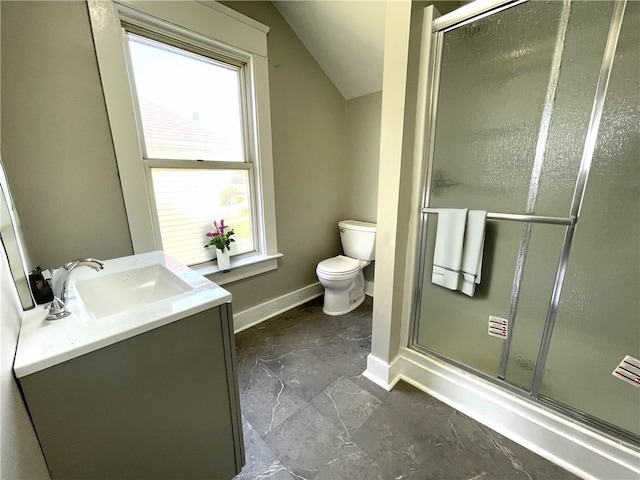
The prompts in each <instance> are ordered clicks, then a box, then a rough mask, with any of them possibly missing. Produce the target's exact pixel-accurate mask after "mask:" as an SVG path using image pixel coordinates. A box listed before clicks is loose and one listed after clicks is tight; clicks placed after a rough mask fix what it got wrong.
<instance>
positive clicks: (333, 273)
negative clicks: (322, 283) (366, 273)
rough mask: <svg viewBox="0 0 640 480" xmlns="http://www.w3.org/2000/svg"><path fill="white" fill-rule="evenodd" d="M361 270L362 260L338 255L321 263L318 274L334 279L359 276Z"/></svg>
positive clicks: (317, 270) (317, 269)
mask: <svg viewBox="0 0 640 480" xmlns="http://www.w3.org/2000/svg"><path fill="white" fill-rule="evenodd" d="M361 268H362V266H361V264H360V260H356V259H355V258H350V257H345V256H344V255H338V256H337V257H332V258H327V259H326V260H323V261H321V262H320V263H319V264H318V267H317V268H316V272H317V273H320V274H323V275H326V276H329V277H333V278H335V277H349V276H353V275H354V274H357V273H358V271H359V270H360V269H361Z"/></svg>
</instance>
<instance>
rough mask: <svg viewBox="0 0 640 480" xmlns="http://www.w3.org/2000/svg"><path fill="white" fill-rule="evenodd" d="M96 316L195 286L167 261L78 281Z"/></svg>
mask: <svg viewBox="0 0 640 480" xmlns="http://www.w3.org/2000/svg"><path fill="white" fill-rule="evenodd" d="M75 289H76V293H77V295H78V297H80V300H81V301H82V302H83V303H84V305H85V307H86V309H87V312H88V313H89V314H91V316H93V318H96V319H97V318H103V317H107V316H109V315H113V314H114V313H120V312H124V311H126V310H131V309H133V308H137V307H140V306H143V305H147V304H150V303H153V302H157V301H160V300H165V299H167V298H170V297H173V296H175V295H180V294H182V293H186V292H189V291H191V290H193V287H191V286H190V285H188V284H187V283H185V282H184V281H182V280H181V279H180V278H178V277H177V276H176V275H174V274H173V273H172V272H170V271H169V270H167V269H166V268H165V267H164V266H163V265H160V264H155V265H151V266H148V267H144V268H138V269H135V270H125V271H123V272H119V273H114V274H111V275H98V276H96V277H95V278H92V279H86V280H78V281H77V282H75Z"/></svg>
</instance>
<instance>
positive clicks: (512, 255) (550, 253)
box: [417, 215, 564, 388]
mask: <svg viewBox="0 0 640 480" xmlns="http://www.w3.org/2000/svg"><path fill="white" fill-rule="evenodd" d="M430 217H435V216H434V215H430ZM436 221H437V220H436V219H435V218H430V219H429V220H428V229H429V230H428V240H427V249H426V250H427V253H426V258H427V259H428V260H427V262H426V263H427V264H426V265H425V272H424V277H423V282H424V283H423V290H422V302H421V312H420V318H421V319H422V321H421V322H420V324H419V327H418V338H417V340H418V341H417V343H418V345H420V346H422V347H426V348H428V349H430V350H432V351H434V352H437V353H439V354H441V355H444V356H446V357H448V358H450V359H452V360H455V361H457V362H460V363H464V364H465V365H468V366H470V367H472V368H474V369H476V370H478V371H480V372H483V373H485V374H487V375H491V376H497V374H498V366H499V363H500V355H501V353H502V348H503V342H504V340H502V339H500V338H497V337H492V336H489V334H488V321H489V316H490V315H494V316H498V317H501V318H505V319H506V318H508V316H509V305H510V299H511V291H512V286H513V277H514V271H515V268H516V262H517V260H518V250H519V246H520V240H521V238H522V229H523V224H521V223H517V222H506V221H489V222H487V234H486V239H485V249H484V258H483V266H482V281H481V283H480V284H479V285H478V286H477V288H476V292H475V295H474V296H473V297H472V298H471V297H468V296H466V295H464V294H463V293H460V292H456V291H452V290H448V289H446V288H443V287H441V286H438V285H434V284H432V283H431V272H432V265H431V259H433V248H434V244H435V235H436V225H437V223H436ZM563 235H564V228H563V227H559V226H552V225H533V226H532V235H531V240H530V243H529V258H528V261H527V264H528V265H531V267H530V268H527V269H525V272H524V275H523V278H524V280H523V285H522V289H521V294H520V305H521V309H520V310H519V312H518V316H517V319H516V324H515V325H516V326H515V328H516V330H515V334H516V335H525V334H529V333H531V331H532V330H534V331H535V333H536V335H538V336H537V337H533V338H531V337H529V338H527V340H526V342H530V343H535V344H536V346H535V347H534V350H535V354H533V355H532V351H530V350H529V347H528V346H527V347H523V348H520V347H519V346H518V343H516V348H515V350H516V355H515V356H514V358H515V359H516V360H514V362H515V363H517V364H518V367H517V369H518V371H523V372H526V375H529V371H530V369H531V364H532V363H534V364H535V359H536V355H537V353H538V351H537V345H538V344H539V343H540V334H541V329H542V325H543V324H544V319H545V316H546V312H547V308H548V306H549V300H550V297H551V290H552V288H553V279H554V277H555V273H556V267H557V261H558V258H559V254H560V249H561V246H562V238H563ZM554 252H555V254H554ZM549 259H551V260H549ZM539 260H543V262H545V266H544V267H542V268H538V267H541V265H539V264H538V261H539ZM540 316H541V317H542V318H541V319H540ZM513 376H514V378H515V379H516V380H514V383H518V384H519V382H518V381H517V380H520V379H521V378H522V375H521V374H520V373H516V374H514V375H513ZM525 386H526V388H529V386H530V385H526V382H525Z"/></svg>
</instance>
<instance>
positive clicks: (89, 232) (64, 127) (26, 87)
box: [1, 1, 132, 267]
mask: <svg viewBox="0 0 640 480" xmlns="http://www.w3.org/2000/svg"><path fill="white" fill-rule="evenodd" d="M1 45H2V55H1V62H2V64H1V68H2V110H1V114H2V158H3V161H4V164H5V167H6V170H7V176H8V178H9V184H10V186H11V191H12V193H13V196H14V199H15V204H16V209H17V210H18V212H19V214H20V217H21V219H22V223H23V227H24V231H25V237H26V242H27V247H28V250H29V253H30V255H31V258H32V261H33V262H34V264H35V265H41V266H42V267H57V266H59V265H61V264H62V263H64V262H68V261H69V260H72V259H73V258H78V257H82V256H95V257H98V258H113V257H119V256H123V255H130V254H131V253H132V247H131V239H130V236H129V228H128V225H127V221H126V216H125V210H124V202H123V199H122V191H121V189H120V183H119V179H118V172H117V168H116V161H115V156H114V153H113V146H112V142H111V135H110V130H109V124H108V122H107V113H106V109H105V105H104V99H103V96H102V88H101V85H100V78H99V75H98V67H97V63H96V59H95V51H94V48H93V40H92V37H91V30H90V28H89V17H88V12H87V7H86V4H85V3H84V2H78V1H74V2H2V44H1ZM35 265H34V266H35Z"/></svg>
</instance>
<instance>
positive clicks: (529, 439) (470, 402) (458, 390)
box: [364, 348, 640, 479]
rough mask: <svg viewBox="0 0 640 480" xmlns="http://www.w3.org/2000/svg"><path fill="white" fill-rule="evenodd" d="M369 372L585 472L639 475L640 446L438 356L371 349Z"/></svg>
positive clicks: (570, 468)
mask: <svg viewBox="0 0 640 480" xmlns="http://www.w3.org/2000/svg"><path fill="white" fill-rule="evenodd" d="M364 375H365V376H366V377H367V378H369V379H370V380H372V381H373V382H375V383H377V384H378V385H380V386H382V387H383V388H386V389H387V390H390V389H391V388H392V387H393V385H394V384H395V383H396V382H397V381H398V380H400V379H402V380H405V381H406V382H407V383H410V384H412V385H413V386H415V387H416V388H419V389H420V390H422V391H424V392H426V393H428V394H429V395H431V396H433V397H435V398H437V399H438V400H441V401H442V402H444V403H446V404H448V405H450V406H451V407H453V408H455V409H456V410H458V411H460V412H462V413H464V414H466V415H468V416H470V417H471V418H473V419H475V420H477V421H479V422H481V423H483V424H484V425H486V426H488V427H489V428H491V429H493V430H495V431H496V432H498V433H500V434H502V435H504V436H505V437H507V438H510V439H511V440H513V441H515V442H517V443H519V444H520V445H522V446H524V447H525V448H528V449H529V450H531V451H533V452H535V453H537V454H538V455H540V456H542V457H544V458H546V459H547V460H549V461H551V462H553V463H556V464H557V465H560V466H561V467H562V468H564V469H566V470H568V471H570V472H572V473H573V474H575V475H578V476H579V477H581V478H584V479H614V478H615V479H631V478H640V453H639V452H638V451H636V450H634V449H632V448H631V447H629V446H627V445H625V444H623V443H621V442H618V441H615V440H613V439H611V438H609V437H607V436H604V435H601V434H599V433H598V432H596V431H593V430H591V429H589V428H587V427H585V426H583V425H581V424H578V423H576V422H574V421H571V420H569V419H567V418H565V417H563V416H561V415H559V414H557V413H556V412H554V411H551V410H547V409H545V408H543V407H542V406H540V405H538V404H535V403H533V402H530V401H528V400H526V399H524V398H521V397H519V396H518V395H515V394H513V393H511V392H509V391H507V390H504V389H502V388H499V387H498V386H496V385H494V384H492V383H489V382H486V381H484V380H482V379H480V378H478V377H476V376H474V375H472V374H470V373H468V372H465V371H463V370H460V369H458V368H455V367H453V366H451V365H448V364H446V363H445V362H441V361H439V360H437V359H435V358H432V357H428V356H426V355H422V354H419V353H417V352H415V351H413V350H410V349H408V348H402V349H401V351H400V354H399V355H398V357H396V359H395V360H394V361H393V362H392V364H391V365H388V364H385V363H384V362H383V361H381V360H379V359H377V358H375V357H372V356H371V355H370V356H369V358H368V362H367V371H366V372H365V374H364Z"/></svg>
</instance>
